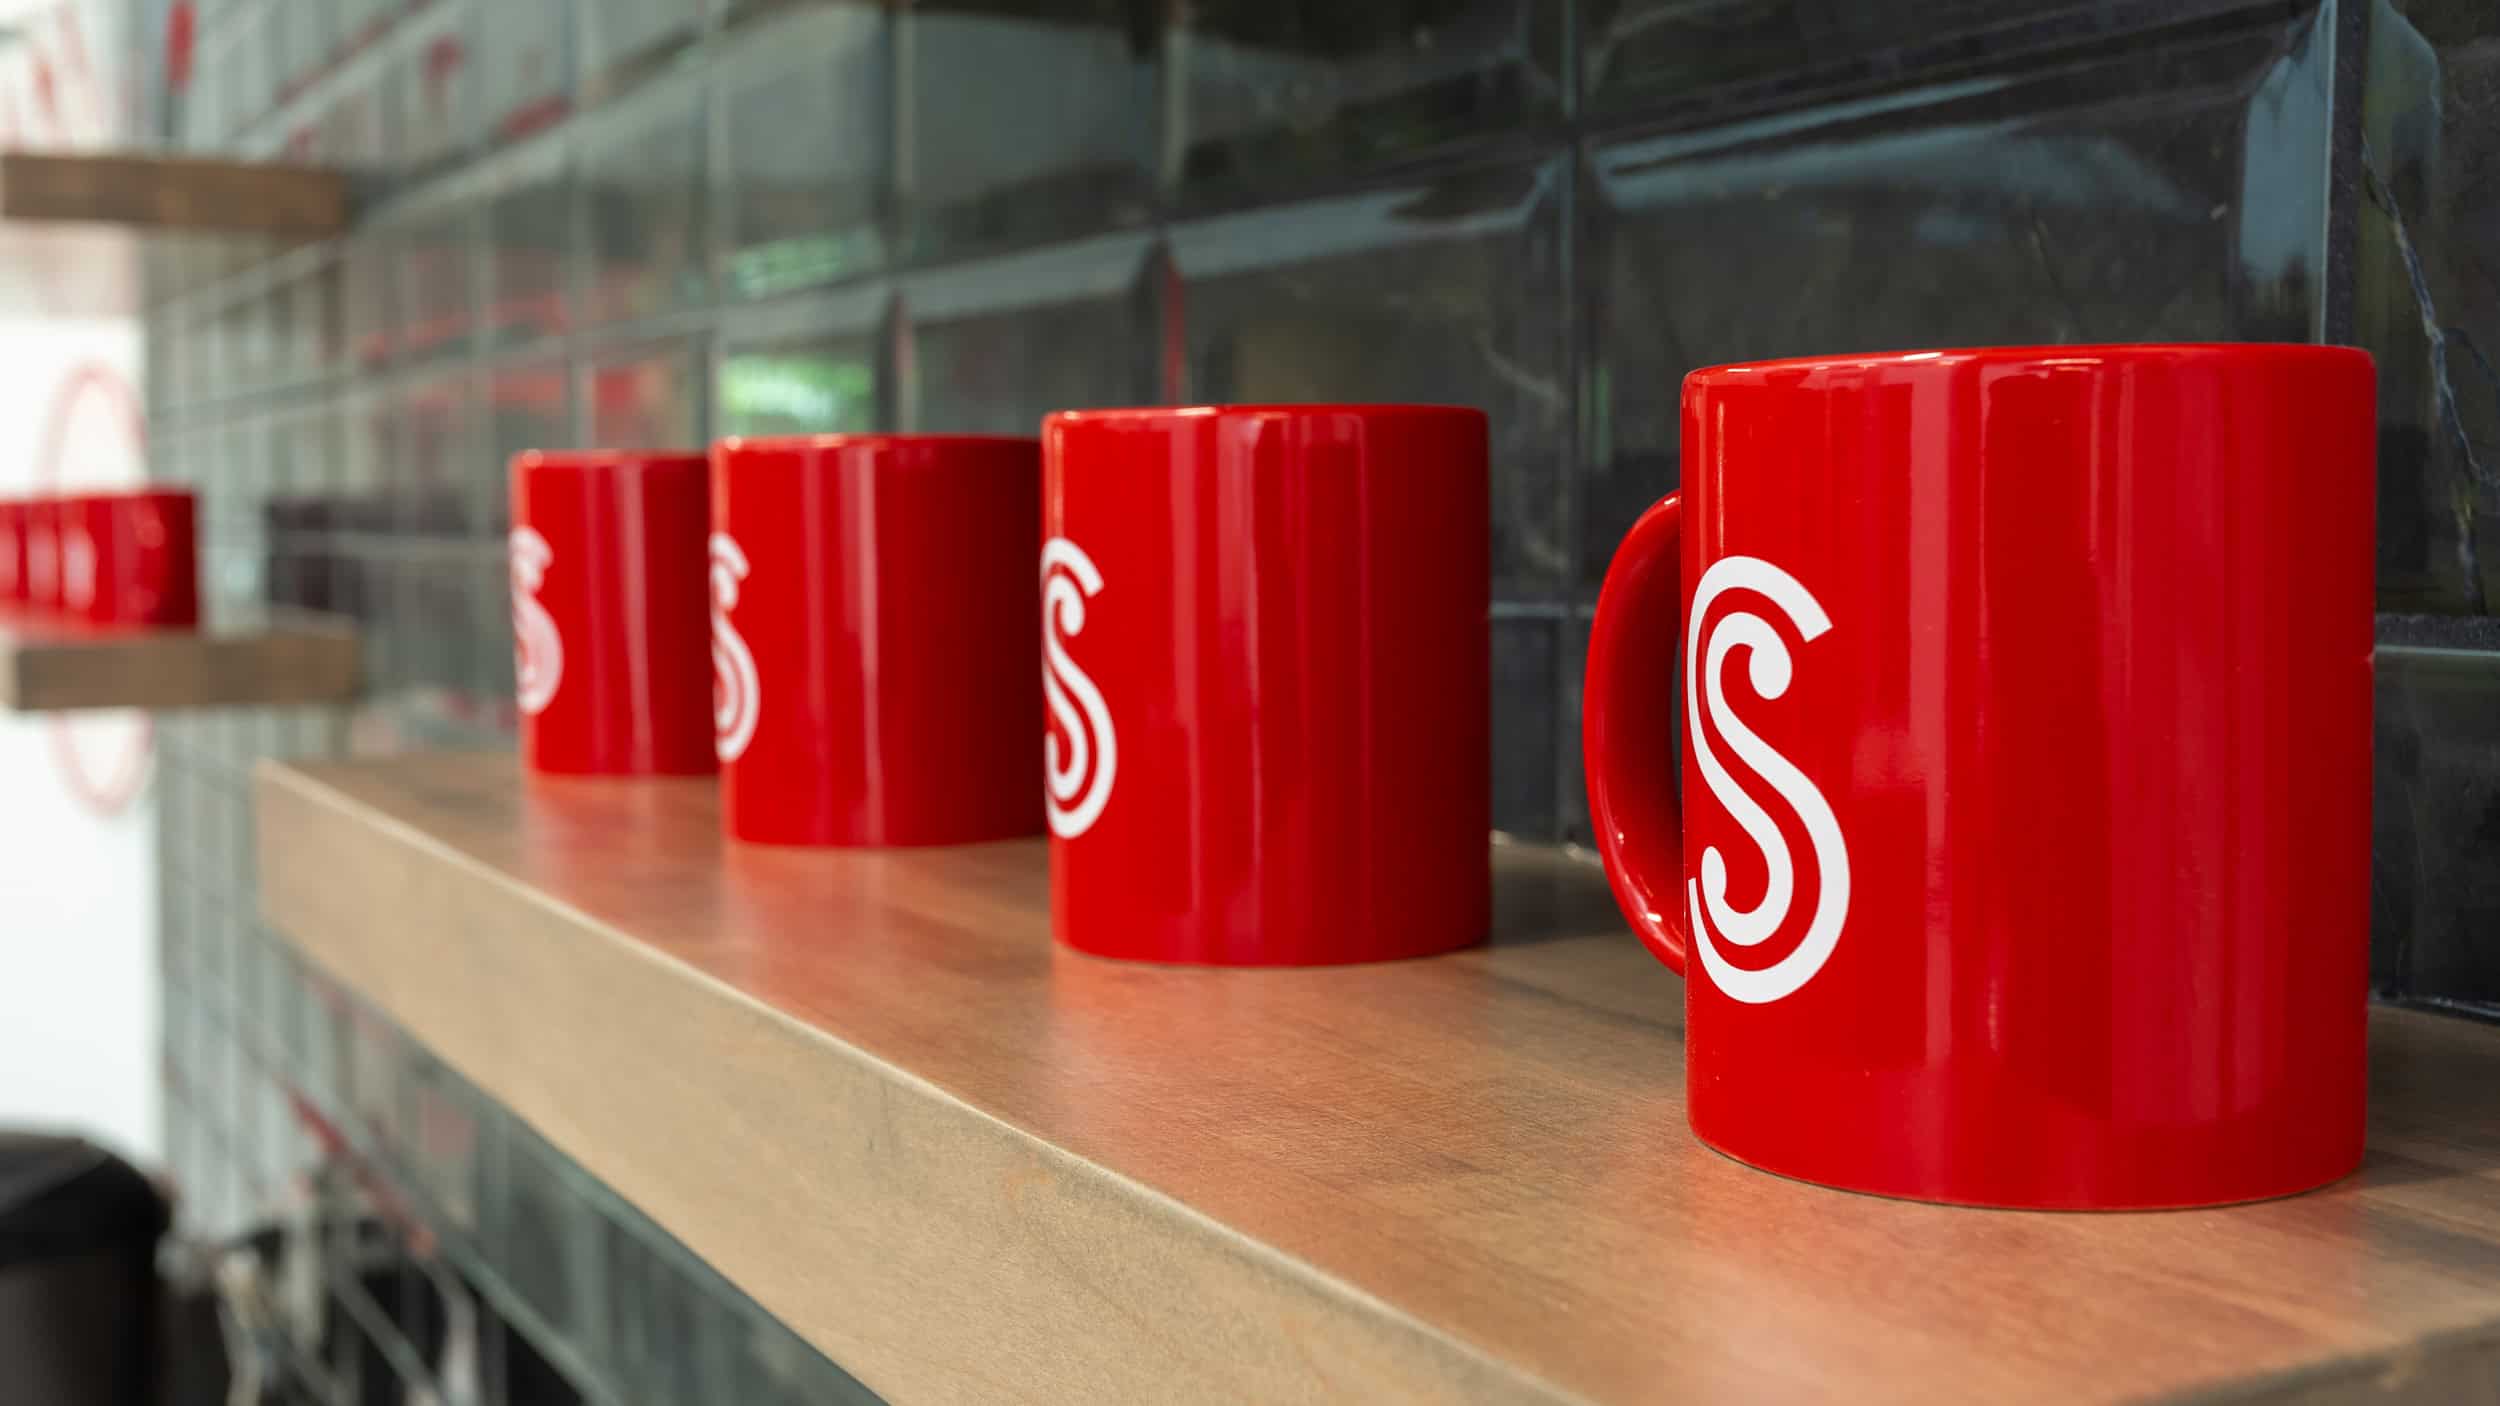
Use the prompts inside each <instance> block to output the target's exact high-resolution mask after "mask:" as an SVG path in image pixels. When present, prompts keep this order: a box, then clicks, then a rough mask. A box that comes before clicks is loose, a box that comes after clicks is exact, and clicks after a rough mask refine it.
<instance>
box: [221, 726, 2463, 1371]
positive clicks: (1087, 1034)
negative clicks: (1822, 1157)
mask: <svg viewBox="0 0 2500 1406" xmlns="http://www.w3.org/2000/svg"><path fill="white" fill-rule="evenodd" d="M255 789H256V794H257V801H258V821H257V823H258V827H259V843H258V850H257V852H258V856H259V865H260V874H259V878H260V893H261V901H262V903H263V905H264V909H265V916H266V917H267V919H268V921H269V922H270V923H271V924H272V926H274V927H275V928H277V929H278V930H279V931H281V932H283V933H284V934H285V935H286V936H287V937H288V939H289V940H290V941H291V942H292V943H293V944H294V945H295V946H296V947H297V948H298V949H299V950H300V951H301V952H303V953H304V954H305V955H306V956H307V957H308V958H309V959H310V960H311V961H312V962H314V963H315V964H316V965H318V966H320V967H321V968H323V969H324V970H325V971H327V972H328V973H329V974H330V975H331V976H332V977H334V978H335V979H337V980H339V981H340V982H342V983H343V984H345V985H346V986H347V987H349V988H350V989H352V990H354V991H356V992H357V993H358V994H359V995H360V996H361V997H362V998H363V999H365V1000H367V1001H369V1002H371V1003H373V1004H374V1005H375V1006H377V1007H378V1008H380V1009H381V1010H383V1011H385V1012H386V1013H388V1014H389V1015H390V1017H391V1018H392V1019H394V1020H395V1021H397V1022H398V1023H399V1024H401V1025H402V1026H403V1027H404V1028H405V1029H406V1030H407V1031H408V1032H409V1034H410V1035H411V1036H412V1037H413V1038H414V1039H416V1040H417V1041H418V1042H419V1043H420V1044H422V1045H424V1046H425V1047H427V1048H428V1049H429V1050H430V1051H431V1052H432V1053H433V1054H435V1055H437V1056H439V1057H441V1058H443V1059H444V1060H446V1061H447V1062H448V1063H449V1064H451V1065H452V1066H453V1067H454V1068H456V1069H457V1070H459V1072H460V1073H461V1074H462V1075H463V1076H464V1077H466V1078H467V1079H468V1080H470V1081H471V1082H472V1083H474V1084H475V1085H476V1086H478V1087H479V1088H480V1089H481V1090H482V1091H483V1092H484V1093H485V1094H487V1095H488V1096H490V1097H492V1098H495V1099H496V1100H498V1101H499V1102H501V1103H502V1104H504V1105H505V1106H506V1107H508V1108H510V1109H511V1110H512V1111H513V1112H514V1113H516V1114H517V1115H518V1116H520V1117H521V1118H522V1119H524V1120H525V1121H527V1122H528V1123H530V1124H531V1125H533V1126H534V1127H535V1128H537V1129H538V1130H539V1131H540V1132H541V1133H542V1134H544V1135H545V1136H546V1137H547V1138H548V1139H549V1140H550V1141H551V1142H553V1143H554V1144H555V1145H556V1146H557V1147H559V1148H561V1149H562V1150H563V1151H565V1152H566V1153H567V1154H568V1155H569V1156H571V1157H572V1158H574V1159H575V1160H576V1161H578V1162H579V1163H580V1164H581V1165H582V1166H584V1167H585V1168H586V1169H588V1170H589V1171H590V1173H591V1174H592V1175H594V1176H596V1177H598V1178H599V1179H601V1180H602V1181H604V1182H606V1183H607V1184H608V1185H610V1186H611V1187H612V1188H614V1189H615V1190H616V1191H617V1192H618V1193H620V1194H621V1195H623V1196H624V1197H625V1198H626V1199H627V1200H629V1201H631V1202H633V1203H634V1204H635V1205H637V1206H638V1207H640V1208H641V1209H642V1210H643V1212H644V1213H645V1214H647V1215H649V1216H650V1217H651V1218H652V1219H653V1220H654V1221H655V1222H656V1223H657V1224H659V1225H660V1226H661V1227H662V1228H664V1229H666V1230H667V1231H669V1232H670V1233H671V1234H673V1235H675V1236H677V1237H678V1238H679V1239H680V1240H682V1241H683V1242H684V1243H685V1244H686V1245H687V1246H688V1247H689V1248H690V1249H692V1250H693V1251H694V1252H695V1253H696V1254H698V1255H700V1256H701V1257H702V1258H704V1259H705V1260H706V1261H708V1262H709V1263H710V1264H711V1265H712V1266H713V1267H715V1268H716V1269H718V1270H719V1271H720V1272H721V1273H723V1274H724V1275H726V1276H727V1277H728V1278H729V1279H730V1280H731V1281H732V1282H734V1283H736V1284H737V1285H738V1286H739V1287H740V1288H741V1289H743V1290H744V1291H745V1292H747V1293H749V1294H751V1295H752V1296H753V1297H754V1298H755V1299H756V1300H757V1301H758V1302H759V1303H760V1304H762V1305H763V1307H764V1308H765V1309H767V1310H768V1311H770V1312H772V1313H774V1314H776V1315H777V1316H779V1317H781V1318H782V1319H784V1320H785V1321H786V1322H788V1323H789V1324H790V1325H791V1326H792V1327H793V1328H794V1329H795V1330H797V1331H798V1332H799V1333H800V1334H801V1335H802V1336H804V1337H806V1338H807V1339H808V1340H809V1341H810V1342H812V1343H814V1344H815V1345H816V1346H817V1347H819V1348H820V1349H822V1350H823V1351H824V1352H825V1353H826V1354H827V1355H828V1356H829V1357H831V1358H832V1359H833V1360H834V1361H836V1362H838V1363H840V1364H841V1365H842V1366H844V1367H845V1368H846V1369H848V1370H850V1371H851V1372H852V1373H853V1374H854V1375H856V1376H858V1377H859V1378H860V1380H861V1381H863V1382H864V1383H866V1384H867V1385H868V1386H869V1387H871V1388H872V1389H874V1390H876V1391H878V1392H880V1393H881V1394H883V1395H885V1396H886V1397H888V1398H889V1399H892V1400H895V1401H898V1402H908V1401H915V1400H926V1399H960V1398H967V1397H978V1398H981V1399H999V1398H1012V1399H1036V1400H1060V1399H1084V1400H1103V1401H1165V1400H1181V1399H1250V1400H1268V1401H1297V1400H1307V1401H1336V1400H1364V1401H1418V1400H1420V1401H1445V1400H1446V1401H1541V1402H1550V1401H1642V1400H1655V1399H1677V1400H1756V1399H1762V1398H1764V1397H1775V1396H1776V1397H1789V1396H1794V1397H1804V1398H1828V1397H1831V1396H1848V1397H1851V1398H1852V1399H1862V1400H1883V1401H1893V1400H1901V1401H1922V1402H1924V1401H1938V1400H1958V1399H1974V1400H2011V1399H2073V1398H2077V1397H2093V1398H2120V1397H2123V1398H2132V1399H2143V1398H2160V1399H2226V1398H2228V1399H2239V1398H2242V1397H2245V1396H2248V1395H2250V1394H2263V1395H2264V1396H2265V1399H2267V1400H2270V1401H2312V1400H2314V1401H2332V1400H2339V1399H2344V1398H2345V1397H2347V1396H2348V1395H2349V1394H2351V1393H2352V1392H2354V1391H2357V1390H2361V1389H2363V1388H2365V1387H2366V1388H2368V1389H2369V1390H2371V1391H2373V1392H2376V1393H2379V1394H2380V1395H2381V1397H2382V1398H2383V1399H2387V1400H2402V1401H2425V1402H2429V1401H2448V1400H2454V1399H2459V1395H2460V1393H2461V1392H2462V1391H2463V1388H2464V1387H2465V1386H2466V1385H2467V1384H2469V1383H2472V1382H2478V1381H2487V1379H2488V1373H2489V1371H2490V1370H2491V1369H2492V1367H2493V1365H2494V1363H2495V1361H2500V1196H2495V1195H2493V1194H2492V1193H2491V1191H2490V1188H2491V1187H2492V1186H2493V1185H2495V1184H2500V1032H2495V1031H2493V1030H2491V1029H2489V1028H2486V1027H2478V1026H2473V1025H2470V1024H2466V1023H2463V1022H2458V1021H2454V1020H2448V1019H2442V1018H2438V1017H2431V1016H2424V1015H2420V1014H2417V1013H2412V1012H2405V1011H2397V1010H2388V1009H2380V1010H2376V1011H2374V1012H2373V1014H2372V1018H2371V1021H2372V1057H2373V1074H2374V1078H2373V1088H2372V1099H2373V1111H2372V1130H2371V1158H2370V1161H2369V1163H2368V1164H2367V1165H2366V1166H2365V1168H2364V1171H2363V1172H2362V1173H2361V1174H2360V1175H2358V1176H2356V1177H2355V1178H2352V1179H2350V1180H2348V1181H2347V1182H2345V1183H2343V1184H2341V1185H2339V1186H2337V1187H2334V1188H2331V1189H2329V1190H2327V1191H2324V1192H2320V1193H2317V1194H2313V1195H2310V1196H2304V1197H2296V1198H2291V1199H2288V1200H2284V1201H2277V1202H2269V1203H2264V1204H2260V1205H2253V1206H2244V1207H2234V1208H2227V1209H2221V1210H2214V1211H2198V1212H2174V1213H2161V1214H2150V1215H2132V1216H2128V1215H2116V1216H2111V1215H2073V1214H2025V1213H2012V1212H1987V1211H1969V1210H1957V1209H1952V1208H1944V1207H1933V1206H1921V1205H1915V1204H1911V1203H1905V1202H1897V1201H1887V1200H1883V1199H1880V1198H1872V1197H1862V1196H1853V1195H1849V1194H1846V1193H1839V1192H1832V1191H1827V1190H1822V1189H1818V1188H1814V1187H1808V1186H1804V1185H1802V1184H1799V1183H1795V1182H1790V1181H1786V1180H1783V1179H1780V1178H1777V1177H1771V1176H1767V1175H1764V1174H1761V1173H1758V1172H1754V1171H1751V1170H1749V1169H1746V1168H1743V1167H1740V1166H1737V1165H1736V1164H1734V1163H1732V1162H1729V1161H1727V1160H1726V1159H1724V1158H1721V1157H1719V1156H1718V1155H1717V1154H1715V1153H1712V1152H1709V1151H1708V1150H1707V1149H1705V1148H1702V1147H1701V1146H1700V1145H1699V1144H1698V1143H1696V1142H1695V1141H1694V1140H1693V1139H1692V1138H1691V1137H1690V1135H1689V1133H1687V1132H1686V1131H1685V1129H1684V1126H1683V1095H1682V1082H1683V1063H1682V1045H1681V1031H1680V1028H1679V1025H1678V1022H1677V1021H1676V1020H1675V1019H1674V1012H1675V1011H1677V1010H1680V999H1681V992H1680V991H1679V990H1678V989H1677V988H1676V987H1675V985H1674V983H1673V982H1672V980H1671V979H1668V978H1666V977H1665V976H1664V975H1663V974H1662V973H1659V972H1657V971H1656V970H1655V969H1654V967H1653V966H1652V965H1651V964H1650V963H1649V959H1648V958H1647V956H1646V955H1645V954H1644V953H1642V952H1641V951H1640V949H1639V947H1638V945H1637V944H1636V943H1634V942H1632V941H1631V939H1630V938H1629V937H1627V936H1625V935H1624V934H1623V933H1622V932H1621V930H1620V926H1619V922H1618V920H1616V919H1615V918H1614V916H1613V914H1612V912H1611V908H1610V901H1609V899H1608V897H1607V895H1606V892H1605V888H1604V885H1603V883H1602V881H1600V880H1598V879H1597V878H1596V877H1595V876H1594V875H1593V874H1591V873H1589V872H1588V870H1587V869H1586V867H1585V866H1582V865H1580V864H1578V863H1576V862H1569V861H1562V860H1559V859H1557V858H1556V857H1555V856H1553V855H1552V854H1551V853H1550V852H1528V853H1517V852H1514V853H1511V854H1509V855H1507V856H1506V857H1504V858H1503V859H1501V861H1500V862H1499V863H1498V864H1497V882H1496V904H1497V909H1498V910H1499V911H1500V913H1501V915H1502V916H1500V917H1499V918H1497V941H1496V943H1495V944H1494V945H1493V946H1491V947H1488V948H1486V949H1483V950H1481V951H1479V952H1474V953H1464V954H1457V955H1454V956H1451V957H1444V958H1435V959H1430V960H1428V961H1423V962H1409V963H1392V964H1383V965H1380V966H1374V967H1362V968H1343V969H1337V970H1334V971H1321V972H1309V971H1305V972H1255V973H1241V972H1233V973H1215V972H1204V971H1184V970H1173V969H1159V968H1149V967H1139V966H1134V965H1127V964H1121V963H1112V962H1104V961H1099V960H1096V959H1092V958H1086V957H1080V956H1075V955H1073V954H1068V953H1064V952H1057V951H1054V950H1053V949H1052V948H1051V946H1050V943H1049V938H1048V914H1047V883H1046V878H1045V876H1044V874H1043V849H1042V846H1041V845H1040V844H1039V843H1038V842H1036V843H1015V844H1008V845H996V846H980V847H973V848H968V849H963V850H940V851H918V852H889V853H882V854H880V853H864V852H848V853H844V852H805V851H789V850H773V849H761V848H749V847H742V846H735V845H729V844H726V843H724V842H722V841H721V840H720V839H719V838H718V811H717V800H716V794H715V788H714V787H713V786H712V785H711V784H710V783H709V782H708V781H703V780H680V781H654V782H598V781H562V782H550V781H543V780H535V779H524V778H521V777H519V776H518V775H517V771H516V767H515V764H514V762H513V761H512V759H511V758H509V757H508V756H503V755H484V756H460V757H450V756H414V757H405V758H400V759H396V760H390V761H380V762H361V763H345V764H331V765H320V766H299V765H286V764H278V763H264V764H263V766H262V768H261V770H260V772H259V773H258V775H257V777H256V780H255ZM2477 1373H2481V1374H2482V1375H2481V1376H2477V1375H2476V1374H2477Z"/></svg>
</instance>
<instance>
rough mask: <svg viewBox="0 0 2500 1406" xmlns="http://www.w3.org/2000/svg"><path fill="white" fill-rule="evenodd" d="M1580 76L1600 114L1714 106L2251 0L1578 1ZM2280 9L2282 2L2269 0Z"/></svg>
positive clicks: (2145, 26) (1914, 70) (2146, 33)
mask: <svg viewBox="0 0 2500 1406" xmlns="http://www.w3.org/2000/svg"><path fill="white" fill-rule="evenodd" d="M1579 3H1580V35H1581V75H1582V76H1581V86H1582V88H1583V90H1584V91H1586V92H1587V94H1588V106H1589V107H1590V108H1591V109H1592V110H1593V111H1597V112H1601V113H1611V112H1617V111H1622V110H1624V109H1627V108H1633V107H1639V108H1642V109H1645V110H1648V111H1652V112H1660V111H1678V110H1681V111H1687V112H1690V113H1693V114H1695V115H1696V116H1698V115H1703V114H1709V115H1713V116H1717V115H1721V114H1726V113H1729V112H1733V111H1739V110H1742V109H1745V108H1750V107H1759V106H1763V105H1766V104H1773V103H1781V102H1794V101H1796V100H1797V99H1799V98H1801V97H1807V96H1820V97H1832V96H1838V95H1841V94H1845V93H1849V92H1853V91H1858V90H1863V89H1868V88H1873V87H1879V86H1889V85H1893V84H1897V83H1899V82H1900V81H1901V80H1902V79H1903V78H1904V77H1905V76H1910V75H1917V76H1921V77H1926V78H1942V77H1947V76H1950V75H1954V74H1959V73H1963V72H1967V71H1970V70H1972V69H1975V68H1979V67H1982V66H1986V67H2003V66H2005V65H2006V64H2008V63H2009V62H2012V61H2019V60H2036V59H2038V58H2041V57H2044V56H2047V55H2052V54H2055V53H2056V52H2058V51H2060V50H2066V49H2076V48H2081V47H2085V46H2088V45H2093V44H2098V43H2106V42H2108V41H2110V40H2112V39H2116V38H2127V37H2132V38H2134V39H2135V40H2137V41H2138V42H2139V43H2143V44H2146V45H2153V44H2159V43H2163V42H2175V36H2169V35H2162V34H2160V33H2159V32H2160V31H2164V30H2170V29H2177V28H2186V27H2189V26H2192V25H2194V24H2195V23H2197V22H2198V21H2203V20H2208V19H2210V18H2211V17H2212V16H2215V15H2217V14H2221V13H2224V12H2227V11H2230V10H2234V9H2252V8H2256V6H2253V5H2252V4H2251V3H2250V0H1857V3H1850V4H1830V3H1825V0H1579ZM2277 8H2280V7H2277Z"/></svg>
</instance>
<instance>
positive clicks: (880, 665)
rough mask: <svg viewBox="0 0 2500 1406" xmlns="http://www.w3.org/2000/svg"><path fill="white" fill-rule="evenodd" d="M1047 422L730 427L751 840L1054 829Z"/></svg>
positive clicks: (723, 553)
mask: <svg viewBox="0 0 2500 1406" xmlns="http://www.w3.org/2000/svg"><path fill="white" fill-rule="evenodd" d="M1041 491H1042V476H1041V460H1040V452H1039V448H1038V446H1037V445H1036V444H1035V443H1034V441H1032V440H1030V439H1018V438H1009V437H1004V436H989V435H876V434H870V435H828V436H822V437H814V438H794V439H725V440H722V441H720V442H719V443H717V444H715V445H714V446H712V517H713V525H714V530H713V536H712V544H711V596H710V599H711V606H712V673H713V698H714V704H713V724H714V731H715V738H716V741H717V744H718V747H719V752H720V759H721V812H722V819H723V824H724V826H725V828H726V829H727V831H728V833H729V834H730V835H731V836H732V837H733V838H736V839H740V840H747V841H752V842H758V843H764V844H784V845H844V846H888V845H895V846H900V845H945V844H969V843H973V842H976V841H982V840H997V839H1005V838H1007V837H1010V836H1015V835H1032V834H1038V833H1040V831H1041V828H1042V806H1041V798H1040V796H1039V794H1038V793H1037V792H1036V790H1035V781H1036V778H1037V770H1036V767H1035V765H1034V761H1033V736H1034V734H1035V733H1036V732H1039V731H1040V730H1041V722H1042V718H1041V711H1042V701H1041V690H1040V688H1039V686H1038V684H1037V680H1038V678H1039V676H1040V673H1041V650H1040V646H1039V643H1038V641H1037V640H1036V639H1035V638H1034V634H1033V616H1034V613H1035V611H1037V610H1038V609H1039V608H1040V602H1041V593H1040V588H1039V587H1038V586H1037V585H1036V583H1035V581H1034V575H1033V559H1034V552H1035V550H1036V546H1035V544H1036V543H1037V542H1039V540H1040V537H1041V517H1042V506H1041Z"/></svg>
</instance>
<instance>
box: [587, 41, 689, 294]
mask: <svg viewBox="0 0 2500 1406" xmlns="http://www.w3.org/2000/svg"><path fill="white" fill-rule="evenodd" d="M700 96H701V95H700V92H699V90H697V89H696V87H695V86H694V85H693V84H691V83H672V84H668V85H666V86H665V87H664V88H661V89H652V90H645V92H643V93H642V94H640V95H638V96H636V97H635V98H634V99H633V100H632V105H631V107H630V108H628V109H625V110H621V111H616V112H613V113H608V114H602V118H601V120H600V122H599V123H598V124H597V129H596V131H595V132H593V133H591V134H589V135H588V136H586V137H585V138H584V146H583V153H582V176H581V197H582V232H583V237H584V239H585V240H586V241H587V244H588V247H589V250H590V259H589V267H588V270H587V276H588V278H589V288H588V291H587V296H586V297H585V299H584V312H585V315H586V316H587V317H588V318H589V320H591V321H593V322H611V321H617V320H621V319H626V318H634V317H643V316H648V315H649V314H652V313H655V312H659V311H662V310H663V309H666V308H670V307H674V306H676V305H678V304H680V303H685V302H692V301H695V300H696V299H698V298H700V297H702V296H703V294H704V293H705V292H706V291H707V284H708V279H709V265H708V264H707V263H706V262H705V256H704V250H703V235H704V216H703V194H704V186H703V159H702V158H703V108H702V104H701V102H700Z"/></svg>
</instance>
